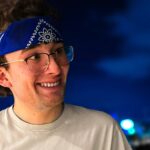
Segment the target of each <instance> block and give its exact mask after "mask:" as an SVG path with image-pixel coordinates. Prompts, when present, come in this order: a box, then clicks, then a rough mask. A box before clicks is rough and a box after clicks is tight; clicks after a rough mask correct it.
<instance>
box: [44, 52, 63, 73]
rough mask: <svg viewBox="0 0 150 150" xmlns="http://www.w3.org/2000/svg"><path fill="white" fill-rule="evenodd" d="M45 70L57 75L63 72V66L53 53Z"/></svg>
mask: <svg viewBox="0 0 150 150" xmlns="http://www.w3.org/2000/svg"><path fill="white" fill-rule="evenodd" d="M45 72H46V73H50V74H55V75H59V74H60V73H61V67H60V65H59V64H58V62H57V61H56V60H55V58H54V57H53V56H52V55H50V56H49V62H48V64H47V68H46V70H45Z"/></svg>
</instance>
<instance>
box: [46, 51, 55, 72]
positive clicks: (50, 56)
mask: <svg viewBox="0 0 150 150" xmlns="http://www.w3.org/2000/svg"><path fill="white" fill-rule="evenodd" d="M45 55H46V56H47V58H48V59H47V62H46V68H45V70H47V69H48V67H49V65H50V60H51V59H54V61H56V60H55V56H53V55H56V53H54V52H53V53H50V54H48V53H45Z"/></svg>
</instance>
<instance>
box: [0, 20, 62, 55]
mask: <svg viewBox="0 0 150 150" xmlns="http://www.w3.org/2000/svg"><path fill="white" fill-rule="evenodd" d="M52 23H53V21H52V20H51V18H50V17H35V18H29V19H24V20H21V21H16V22H14V23H12V24H10V25H9V26H8V28H7V29H6V31H4V32H1V33H0V55H1V56H2V55H5V54H8V53H11V52H14V51H17V50H21V49H27V48H30V46H34V45H37V44H41V43H50V42H63V39H62V37H61V35H60V33H59V32H58V30H57V29H56V28H55V25H54V24H52Z"/></svg>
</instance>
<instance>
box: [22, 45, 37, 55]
mask: <svg viewBox="0 0 150 150" xmlns="http://www.w3.org/2000/svg"><path fill="white" fill-rule="evenodd" d="M39 46H40V44H38V45H31V46H30V47H29V48H25V49H23V50H22V52H21V53H22V54H24V53H25V52H28V51H31V50H32V49H35V48H37V47H39Z"/></svg>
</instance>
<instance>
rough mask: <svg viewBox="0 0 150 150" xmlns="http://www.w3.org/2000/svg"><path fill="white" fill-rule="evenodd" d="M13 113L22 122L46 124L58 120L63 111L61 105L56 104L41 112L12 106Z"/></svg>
mask: <svg viewBox="0 0 150 150" xmlns="http://www.w3.org/2000/svg"><path fill="white" fill-rule="evenodd" d="M13 110H14V113H15V114H16V115H17V116H18V117H19V118H20V119H21V120H23V121H25V122H27V123H30V124H36V125H41V124H47V123H51V122H53V121H55V120H57V119H58V118H59V116H60V115H61V114H62V111H63V104H58V105H56V106H54V107H53V108H47V109H43V110H34V109H31V108H30V109H28V108H25V107H18V106H16V105H15V104H14V107H13Z"/></svg>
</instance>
